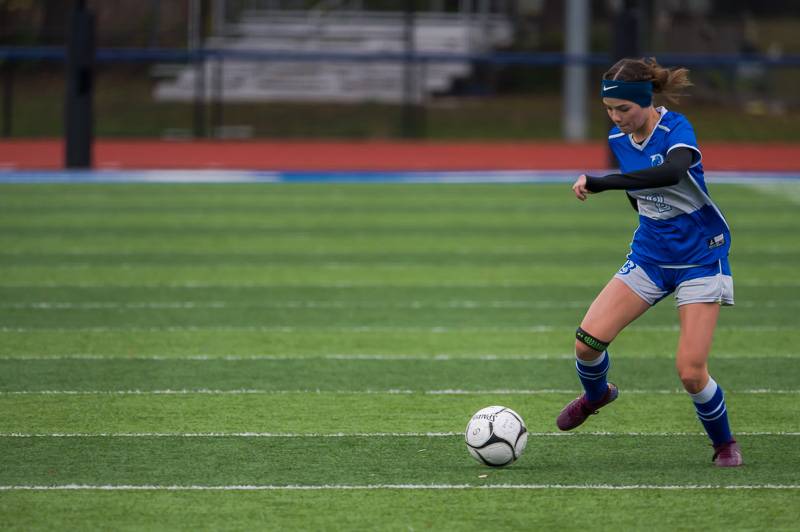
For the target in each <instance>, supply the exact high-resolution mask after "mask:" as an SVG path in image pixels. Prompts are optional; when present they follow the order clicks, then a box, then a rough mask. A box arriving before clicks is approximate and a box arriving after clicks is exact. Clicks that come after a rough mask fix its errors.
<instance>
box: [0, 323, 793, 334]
mask: <svg viewBox="0 0 800 532" xmlns="http://www.w3.org/2000/svg"><path fill="white" fill-rule="evenodd" d="M573 329H574V326H571V325H570V326H567V325H558V326H556V325H535V326H530V327H512V326H509V327H493V326H490V327H445V326H441V327H436V326H434V327H392V326H358V325H355V326H310V325H309V326H305V327H294V326H282V325H275V326H202V327H200V326H194V325H182V326H165V327H0V332H12V333H14V332H37V333H42V332H81V333H84V332H98V333H100V332H198V331H215V332H281V333H297V332H302V333H308V332H312V331H313V332H331V331H334V332H354V333H369V332H383V333H392V332H409V333H414V332H416V333H451V332H458V333H465V332H508V333H515V332H516V333H550V332H555V331H566V330H573ZM631 330H632V331H645V332H671V331H679V330H680V327H679V326H678V325H652V326H649V325H645V326H632V327H631ZM717 330H725V331H749V332H781V331H796V330H797V327H795V326H791V325H727V326H726V325H722V326H719V327H717Z"/></svg>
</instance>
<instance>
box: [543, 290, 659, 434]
mask: <svg viewBox="0 0 800 532" xmlns="http://www.w3.org/2000/svg"><path fill="white" fill-rule="evenodd" d="M649 308H650V303H648V302H647V301H645V300H644V299H642V298H641V297H640V296H639V295H638V294H636V293H635V292H634V291H633V290H631V289H630V288H629V287H628V285H626V284H625V283H624V282H622V281H621V280H619V279H617V278H616V277H615V278H613V279H611V281H609V282H608V284H607V285H606V286H605V288H603V290H602V291H601V292H600V294H598V296H597V297H596V298H595V300H594V302H593V303H592V304H591V306H590V307H589V310H588V311H587V312H586V316H585V317H584V318H583V321H582V322H581V326H580V328H579V329H578V333H577V337H578V339H577V340H576V341H575V356H576V358H577V360H576V361H575V368H576V370H577V372H578V378H579V379H580V381H581V384H582V385H583V388H584V390H585V393H584V394H583V395H581V396H580V397H578V398H577V399H575V400H574V401H572V402H570V403H569V404H568V405H567V406H566V407H564V409H563V410H562V411H561V413H560V414H559V416H558V419H557V420H556V424H557V425H558V428H560V429H561V430H571V429H574V428H575V427H577V426H579V425H581V424H582V423H583V422H584V421H586V418H588V417H589V415H591V414H593V413H595V412H596V411H597V409H598V408H600V407H602V406H605V405H607V404H608V403H610V402H611V401H613V400H614V399H616V398H617V388H616V386H614V385H613V384H609V383H608V381H607V380H606V374H607V373H608V368H609V362H610V361H609V355H608V351H607V350H606V347H607V345H608V344H610V343H611V341H612V340H614V338H616V337H617V335H618V334H619V332H620V331H621V330H622V329H624V328H625V327H626V326H627V325H628V324H629V323H631V322H632V321H634V320H635V319H636V318H638V317H639V316H641V315H642V314H644V313H645V312H646V311H647V309H649Z"/></svg>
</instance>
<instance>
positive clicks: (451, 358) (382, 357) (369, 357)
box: [0, 353, 800, 362]
mask: <svg viewBox="0 0 800 532" xmlns="http://www.w3.org/2000/svg"><path fill="white" fill-rule="evenodd" d="M796 356H797V357H800V354H798V355H796ZM574 358H575V355H573V354H569V353H563V354H544V355H523V354H520V355H514V354H510V355H492V354H485V355H463V356H462V355H448V354H434V355H429V356H425V355H390V354H377V353H376V354H363V355H362V354H330V355H175V356H172V355H141V356H139V355H135V356H129V355H127V354H121V355H92V354H84V353H75V354H64V355H18V356H0V360H152V361H158V362H163V361H170V360H176V361H182V360H191V361H203V362H207V361H217V360H221V361H227V362H239V361H248V360H276V361H277V360H295V361H301V360H304V361H314V360H365V361H373V360H374V361H379V362H389V361H409V362H418V361H430V362H461V361H470V360H477V361H483V362H491V361H498V360H573V359H574ZM715 358H719V357H715ZM735 358H746V357H735ZM754 358H764V357H754ZM769 358H777V357H769ZM785 358H794V355H786V356H785Z"/></svg>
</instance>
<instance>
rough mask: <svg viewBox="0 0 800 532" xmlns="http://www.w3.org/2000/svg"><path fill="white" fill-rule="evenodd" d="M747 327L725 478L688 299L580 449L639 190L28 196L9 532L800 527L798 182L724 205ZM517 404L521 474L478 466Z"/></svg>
mask: <svg viewBox="0 0 800 532" xmlns="http://www.w3.org/2000/svg"><path fill="white" fill-rule="evenodd" d="M711 187H712V195H713V196H714V198H715V199H717V201H718V202H719V204H720V206H721V207H722V209H723V211H724V212H725V213H726V215H727V216H728V219H729V222H730V224H731V226H732V230H733V251H732V254H731V263H732V268H733V273H734V278H735V283H736V300H737V306H736V307H735V308H732V309H723V311H722V316H721V320H720V324H719V328H718V332H717V334H716V337H715V345H714V353H713V355H712V360H711V371H712V374H713V375H714V376H715V378H716V379H717V381H718V382H719V383H720V384H721V385H722V386H723V388H725V390H726V393H727V398H728V399H727V402H728V409H729V412H730V417H731V422H732V425H733V429H734V431H735V432H736V433H737V438H738V440H739V441H740V443H741V445H742V448H743V452H744V457H745V462H746V465H745V466H744V467H742V468H739V469H736V470H718V469H717V468H715V467H713V466H712V464H711V461H710V460H711V449H710V446H709V444H708V442H707V441H706V438H705V436H703V435H702V433H701V426H700V424H699V422H698V421H697V420H696V418H695V415H694V410H693V407H692V404H691V401H690V400H689V398H688V397H687V396H686V394H685V393H684V392H682V391H681V390H680V382H679V380H678V378H677V376H676V375H675V371H674V368H673V351H674V349H675V346H676V343H677V334H678V331H677V327H676V326H677V316H676V311H675V309H674V305H673V302H672V300H671V299H667V300H665V301H663V302H662V303H660V304H659V306H658V307H656V308H654V309H653V310H652V311H650V313H649V314H648V315H646V316H644V317H643V318H641V319H640V320H639V321H638V322H637V323H635V324H633V325H632V326H631V327H630V328H629V329H628V330H627V331H625V332H623V334H622V335H621V336H620V337H619V338H618V339H617V340H616V341H615V342H614V344H613V346H612V349H611V352H612V365H613V367H612V373H611V378H612V380H613V381H614V382H616V383H617V384H618V385H619V387H620V399H619V400H618V401H617V402H616V403H615V404H614V405H613V406H611V407H609V408H608V409H604V410H603V412H602V414H601V415H599V416H597V417H596V418H593V419H591V420H590V421H589V422H588V423H587V424H586V425H585V426H584V427H581V429H579V430H577V431H576V433H574V434H568V435H563V434H558V433H557V432H558V431H557V429H556V428H555V416H556V415H557V414H558V412H559V410H560V409H561V407H562V406H563V405H564V404H565V403H566V402H567V401H569V400H570V399H572V398H573V397H575V395H577V394H578V392H579V383H578V381H577V378H576V376H575V372H574V366H573V362H572V358H573V355H572V353H571V349H572V344H573V338H574V337H573V332H574V328H575V326H576V325H577V324H578V322H579V321H580V318H581V317H582V315H583V313H584V311H585V309H586V308H587V306H588V304H589V303H590V302H591V300H592V299H593V297H594V295H595V294H596V293H597V292H598V290H599V289H600V288H601V287H602V285H603V284H604V283H605V281H606V280H607V279H608V278H609V277H610V276H611V275H612V274H613V273H614V272H615V271H616V269H617V268H618V267H619V266H620V265H621V264H622V262H623V261H624V257H625V252H626V250H627V245H628V242H629V240H630V236H631V233H632V231H633V229H634V227H635V224H636V219H635V214H634V213H633V211H631V210H630V207H629V206H628V202H627V201H626V200H625V198H624V197H623V196H622V195H621V194H619V193H605V194H602V195H598V196H593V197H592V198H590V201H589V202H587V203H586V204H582V203H580V202H578V201H576V200H575V199H574V198H573V196H572V193H571V191H570V188H569V186H568V185H494V186H492V185H319V184H308V185H155V184H151V185H119V184H117V185H3V186H1V187H0V273H1V274H2V277H1V278H0V523H2V527H3V528H4V529H9V530H31V529H48V530H60V529H77V530H92V529H100V530H124V529H150V530H152V529H171V530H174V529H185V530H195V529H214V530H228V529H239V530H254V529H275V530H293V529H311V530H363V529H378V530H500V529H516V530H533V529H538V530H571V529H576V530H586V529H589V528H591V529H593V530H598V529H599V530H620V529H621V530H637V529H638V530H641V529H652V530H681V529H685V530H689V529H706V530H732V529H736V530H739V529H750V530H757V529H758V530H763V529H777V530H780V529H783V530H794V529H796V526H797V522H798V520H799V519H800V455H799V454H798V453H797V447H798V444H800V408H798V406H797V404H798V398H799V397H798V394H800V385H798V379H800V351H798V348H797V341H796V337H797V334H798V330H800V327H798V314H800V280H798V277H797V273H798V265H799V264H800V238H798V234H800V217H799V216H798V214H800V186H798V185H797V184H784V185H780V186H745V185H737V186H733V185H714V184H712V185H711ZM493 404H502V405H506V406H509V407H511V408H513V409H515V410H516V411H517V412H519V413H520V414H521V415H522V416H523V417H524V418H525V420H526V422H527V425H528V429H529V431H530V432H531V437H530V439H529V443H528V448H527V450H526V452H525V454H524V455H523V456H522V458H521V459H520V460H519V461H518V462H517V463H515V464H514V465H512V466H511V467H508V468H505V469H499V470H498V469H489V468H486V467H484V466H481V465H479V464H477V463H476V462H474V461H473V460H472V459H471V458H470V457H469V455H468V454H467V451H466V448H465V446H464V443H463V438H462V436H461V431H462V430H463V429H464V427H465V426H466V423H467V421H468V419H469V417H470V416H471V414H472V413H473V412H475V411H476V410H478V409H479V408H481V407H484V406H487V405H493Z"/></svg>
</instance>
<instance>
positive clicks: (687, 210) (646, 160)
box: [608, 107, 731, 267]
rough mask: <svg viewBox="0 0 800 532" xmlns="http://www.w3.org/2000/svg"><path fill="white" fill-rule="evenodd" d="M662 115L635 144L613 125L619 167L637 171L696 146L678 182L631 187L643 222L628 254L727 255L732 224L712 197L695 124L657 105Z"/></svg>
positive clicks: (656, 259) (665, 257) (670, 259)
mask: <svg viewBox="0 0 800 532" xmlns="http://www.w3.org/2000/svg"><path fill="white" fill-rule="evenodd" d="M657 110H658V112H659V113H660V114H661V118H660V119H659V121H658V124H657V125H656V127H655V129H654V130H653V132H652V133H651V135H650V137H648V138H647V139H645V141H644V142H643V143H641V144H637V143H636V142H635V141H634V140H633V137H632V136H631V135H626V134H625V133H622V132H620V130H619V128H617V127H614V128H612V129H611V131H610V133H609V135H608V144H609V146H610V147H611V151H612V152H613V153H614V155H615V156H616V157H617V161H619V164H620V171H621V172H622V173H625V172H634V171H636V170H643V169H645V168H649V167H651V166H658V165H660V164H662V163H663V162H664V160H665V158H666V156H667V153H668V152H669V151H670V150H672V149H675V148H689V149H691V150H692V152H693V159H692V166H691V167H690V168H689V171H688V172H687V173H686V176H685V177H683V178H681V180H680V181H679V182H678V184H676V185H672V186H668V187H659V188H646V189H637V190H628V191H627V193H628V194H629V195H630V196H631V197H632V198H634V199H635V200H636V203H637V205H638V209H639V227H638V229H636V232H635V233H634V235H633V242H631V253H630V255H629V258H630V259H631V260H633V261H634V262H637V263H638V262H646V263H650V264H657V265H661V266H673V267H676V266H689V265H701V264H710V263H713V262H716V261H717V260H719V259H722V258H725V257H727V255H728V250H729V248H730V242H731V238H730V230H729V228H728V223H727V222H726V221H725V218H724V217H723V216H722V213H721V212H720V210H719V209H718V208H717V206H716V205H715V204H714V202H713V201H711V197H710V196H709V195H708V189H707V188H706V183H705V179H704V178H703V165H702V164H701V163H700V159H701V154H700V149H699V148H698V147H697V139H696V138H695V135H694V130H693V129H692V125H691V124H690V123H689V121H688V120H686V118H685V117H684V116H683V115H681V114H679V113H674V112H672V111H668V110H667V109H665V108H664V107H659V108H658V109H657Z"/></svg>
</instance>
